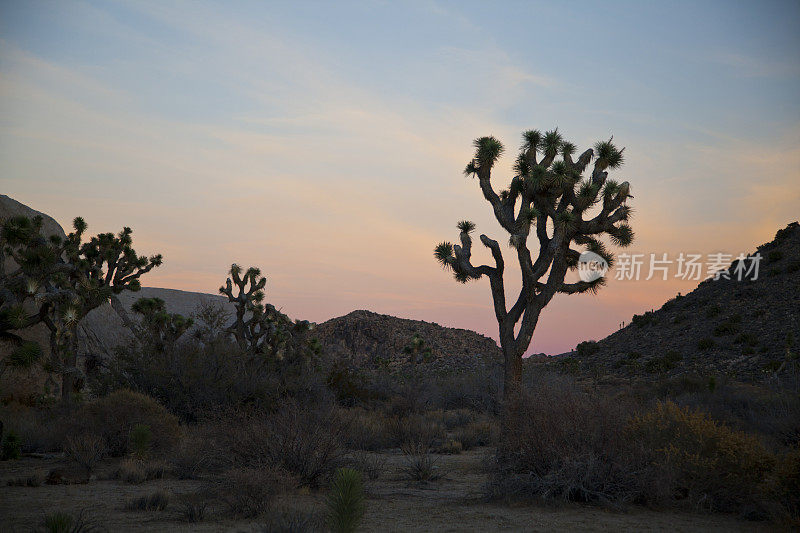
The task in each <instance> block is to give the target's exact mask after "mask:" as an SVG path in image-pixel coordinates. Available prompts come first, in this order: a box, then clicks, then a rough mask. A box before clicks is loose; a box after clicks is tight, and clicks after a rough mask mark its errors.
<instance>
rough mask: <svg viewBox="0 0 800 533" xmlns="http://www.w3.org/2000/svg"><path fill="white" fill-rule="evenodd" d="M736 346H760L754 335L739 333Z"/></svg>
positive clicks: (735, 342)
mask: <svg viewBox="0 0 800 533" xmlns="http://www.w3.org/2000/svg"><path fill="white" fill-rule="evenodd" d="M733 342H734V344H744V345H746V346H756V345H758V337H757V336H755V335H754V334H752V333H739V334H738V335H737V336H736V338H735V339H733Z"/></svg>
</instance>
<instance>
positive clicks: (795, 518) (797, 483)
mask: <svg viewBox="0 0 800 533" xmlns="http://www.w3.org/2000/svg"><path fill="white" fill-rule="evenodd" d="M763 492H764V497H765V499H766V502H767V503H766V506H767V508H768V509H769V511H770V514H771V515H772V517H773V518H774V519H775V520H777V521H780V522H783V523H785V524H786V525H787V526H790V527H800V447H797V448H795V449H793V450H790V451H789V452H787V453H784V454H782V455H780V456H779V457H778V459H777V461H776V464H775V469H774V470H773V472H772V474H771V475H770V476H769V478H768V479H767V481H766V483H765V484H764V491H763Z"/></svg>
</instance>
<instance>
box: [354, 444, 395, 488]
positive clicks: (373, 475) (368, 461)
mask: <svg viewBox="0 0 800 533" xmlns="http://www.w3.org/2000/svg"><path fill="white" fill-rule="evenodd" d="M349 463H351V464H352V466H353V468H355V469H356V470H358V471H359V472H361V473H363V474H364V475H365V476H366V477H367V479H369V480H371V481H375V480H376V479H379V478H380V477H381V476H382V475H383V473H384V472H385V471H386V459H385V458H384V457H382V456H381V455H379V454H377V453H370V452H366V451H363V450H358V451H356V452H354V453H353V454H352V456H351V457H350V460H349Z"/></svg>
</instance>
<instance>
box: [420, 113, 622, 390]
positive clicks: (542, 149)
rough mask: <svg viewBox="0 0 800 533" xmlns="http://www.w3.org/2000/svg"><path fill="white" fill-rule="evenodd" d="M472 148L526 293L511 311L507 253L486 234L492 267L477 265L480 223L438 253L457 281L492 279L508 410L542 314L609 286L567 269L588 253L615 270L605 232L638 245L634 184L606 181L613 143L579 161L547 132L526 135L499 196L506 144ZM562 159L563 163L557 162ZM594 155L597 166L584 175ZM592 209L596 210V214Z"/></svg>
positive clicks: (487, 140) (468, 225)
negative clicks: (558, 301) (499, 164)
mask: <svg viewBox="0 0 800 533" xmlns="http://www.w3.org/2000/svg"><path fill="white" fill-rule="evenodd" d="M474 145H475V148H476V151H475V157H474V158H473V159H472V161H470V163H469V164H468V165H467V167H466V169H465V170H464V174H465V175H466V176H470V177H475V176H477V178H478V183H479V185H480V188H481V191H482V193H483V196H484V198H485V199H486V200H487V201H488V202H489V204H490V205H491V206H492V209H493V211H494V215H495V218H496V219H497V221H498V222H499V223H500V225H501V226H502V227H503V229H504V230H506V231H507V232H508V233H509V234H510V238H509V245H510V246H511V248H512V249H513V250H514V253H515V254H516V256H517V260H518V261H519V265H520V269H521V272H522V289H521V290H520V293H519V295H518V296H517V298H516V300H515V301H514V302H513V304H512V305H511V307H510V308H509V307H508V306H507V304H506V293H505V287H504V281H503V271H504V267H505V264H504V262H503V254H502V252H501V250H500V245H499V244H498V243H497V241H495V240H492V239H490V238H489V237H487V236H486V235H481V236H480V240H481V243H482V244H483V245H484V246H486V247H487V248H488V249H489V250H490V251H491V254H492V257H493V259H494V266H489V265H481V266H474V265H473V264H472V260H471V259H472V237H471V233H472V231H473V230H474V229H475V224H473V223H472V222H470V221H468V220H464V221H462V222H459V223H458V229H459V230H460V236H459V238H460V241H461V244H460V245H453V244H451V243H449V242H443V243H441V244H439V245H438V246H437V247H436V249H435V252H434V255H435V256H436V259H438V260H439V261H440V262H441V264H442V265H443V266H444V267H445V268H447V269H450V270H452V271H453V274H454V277H455V279H456V281H459V282H461V283H466V282H468V281H471V280H477V279H480V278H481V277H483V276H486V277H488V278H489V283H490V285H491V290H492V298H493V300H494V311H495V316H496V318H497V322H498V324H499V329H500V345H501V347H502V349H503V355H504V359H505V361H504V363H505V375H504V385H505V388H504V403H505V404H506V405H508V401H509V399H511V398H512V397H513V396H512V395H513V394H516V393H517V392H519V388H520V383H521V374H522V356H523V355H524V354H525V351H526V350H527V349H528V346H529V345H530V342H531V338H532V336H533V332H534V329H535V328H536V324H537V322H538V320H539V315H540V314H541V312H542V309H543V308H544V307H545V306H546V305H547V304H548V303H549V302H550V300H551V299H552V298H553V296H554V295H555V294H556V293H563V294H578V293H584V292H591V293H596V292H597V290H598V289H599V288H600V287H601V286H602V285H604V284H605V278H604V277H602V276H600V277H597V278H596V279H592V280H587V281H575V282H571V283H568V282H565V281H564V278H565V275H566V274H567V272H568V271H570V270H574V269H576V268H577V267H578V264H579V259H580V258H581V251H582V249H583V251H591V252H594V253H595V254H597V255H599V256H600V257H601V258H603V259H604V260H605V261H606V262H607V263H608V266H609V267H610V266H611V265H612V263H613V260H614V257H613V255H612V254H611V252H609V251H608V250H607V249H606V246H605V244H604V243H603V241H602V240H601V238H602V237H603V235H606V234H607V235H608V239H609V240H610V242H611V243H612V244H614V245H616V246H628V245H630V243H631V241H632V240H633V230H632V229H631V227H630V226H629V225H628V223H627V221H628V219H629V218H630V216H631V208H630V207H628V206H627V205H626V203H625V201H626V199H627V198H629V197H630V194H629V191H630V186H629V184H628V182H623V183H621V184H620V183H617V182H616V181H613V180H610V179H608V173H607V170H611V169H616V168H619V167H620V166H621V165H622V162H623V154H622V153H623V150H624V148H623V149H622V150H619V149H617V147H616V146H614V144H613V143H612V142H611V140H608V141H605V142H598V143H597V144H595V147H594V150H592V149H588V150H586V151H585V152H583V153H582V154H581V155H580V156H579V157H578V159H577V160H575V161H573V159H572V156H573V154H574V153H575V149H576V147H575V145H574V144H572V143H570V142H567V141H565V140H564V139H563V138H562V137H561V135H560V134H559V132H558V130H557V129H556V130H553V131H549V132H547V133H545V134H544V135H542V134H541V133H540V132H538V131H536V130H532V131H526V132H525V133H524V134H523V145H522V148H521V150H520V154H519V156H518V157H517V160H516V164H515V166H514V176H513V178H512V180H511V184H510V186H509V188H508V189H506V190H504V191H502V192H500V193H499V194H498V193H496V192H495V190H494V188H493V187H492V183H491V179H492V167H493V166H494V164H495V162H496V161H497V159H498V158H499V157H500V155H501V154H502V152H503V145H502V144H501V143H500V141H498V140H497V139H495V138H494V137H481V138H479V139H477V140H475V143H474ZM559 155H560V156H561V158H559V159H557V157H558V156H559ZM593 158H594V160H595V162H594V169H593V171H592V173H591V175H590V176H588V177H586V178H583V177H582V174H583V172H584V170H585V169H586V167H587V165H588V164H589V162H590V161H591V160H592V159H593ZM594 206H597V207H596V208H595V209H592V208H593V207H594ZM590 210H591V211H592V213H590ZM532 230H534V231H535V233H534V235H535V236H536V240H537V241H538V243H537V244H538V250H536V253H537V256H536V258H535V259H534V258H533V257H532V255H531V250H530V247H529V243H528V237H529V236H530V234H531V231H532Z"/></svg>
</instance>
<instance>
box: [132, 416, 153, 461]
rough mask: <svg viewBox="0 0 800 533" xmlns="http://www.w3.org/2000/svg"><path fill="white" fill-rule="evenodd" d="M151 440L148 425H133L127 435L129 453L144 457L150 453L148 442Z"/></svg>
mask: <svg viewBox="0 0 800 533" xmlns="http://www.w3.org/2000/svg"><path fill="white" fill-rule="evenodd" d="M152 441H153V432H152V431H150V426H148V425H147V424H136V425H135V426H133V428H132V429H131V433H130V435H129V436H128V442H129V443H130V449H131V450H130V451H131V453H132V454H133V455H134V456H136V457H138V458H140V459H144V458H146V457H147V455H148V454H149V453H150V444H151V442H152Z"/></svg>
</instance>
